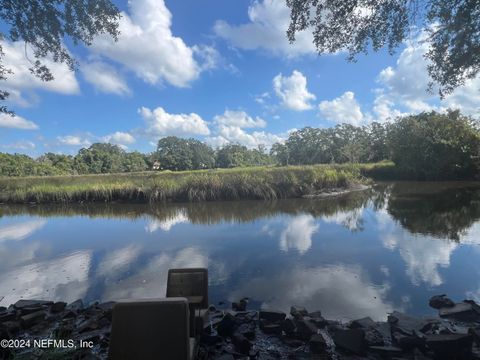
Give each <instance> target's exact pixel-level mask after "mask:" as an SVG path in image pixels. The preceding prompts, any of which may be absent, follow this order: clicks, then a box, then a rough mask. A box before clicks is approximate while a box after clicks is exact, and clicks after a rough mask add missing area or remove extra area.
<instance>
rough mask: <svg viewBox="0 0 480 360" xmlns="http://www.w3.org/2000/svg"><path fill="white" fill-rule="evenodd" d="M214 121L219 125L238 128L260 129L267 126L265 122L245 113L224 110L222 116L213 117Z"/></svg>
mask: <svg viewBox="0 0 480 360" xmlns="http://www.w3.org/2000/svg"><path fill="white" fill-rule="evenodd" d="M214 121H215V122H216V123H217V124H219V125H225V126H236V127H239V128H258V127H260V128H262V127H265V126H267V122H266V121H265V120H263V119H262V118H259V117H256V118H255V119H254V118H252V117H251V116H249V115H248V114H247V113H246V112H245V111H232V110H225V112H224V113H223V114H222V115H217V116H215V117H214Z"/></svg>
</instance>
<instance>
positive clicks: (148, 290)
mask: <svg viewBox="0 0 480 360" xmlns="http://www.w3.org/2000/svg"><path fill="white" fill-rule="evenodd" d="M208 265H209V259H208V257H207V255H205V254H203V253H202V252H201V251H199V250H198V249H196V248H193V247H189V248H185V249H182V250H180V251H178V252H176V253H173V254H172V253H167V252H164V253H161V254H160V255H158V256H155V257H154V258H153V259H152V260H151V261H149V262H148V263H147V264H146V265H145V266H144V267H143V268H140V269H139V270H137V271H136V272H135V274H133V275H132V276H130V277H127V278H125V279H123V280H122V281H121V282H120V283H119V282H118V281H107V282H106V284H105V287H106V288H105V293H104V294H103V295H102V300H104V301H106V300H115V301H118V300H121V299H147V298H157V297H158V294H165V291H166V289H167V276H166V274H167V272H168V269H172V268H189V267H205V268H206V267H209V266H208ZM159 274H165V276H160V275H159Z"/></svg>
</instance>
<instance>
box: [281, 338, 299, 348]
mask: <svg viewBox="0 0 480 360" xmlns="http://www.w3.org/2000/svg"><path fill="white" fill-rule="evenodd" d="M282 341H283V343H284V344H285V345H287V346H290V347H294V348H298V347H300V346H303V345H304V344H305V343H304V342H303V341H302V340H298V339H292V338H289V337H284V338H282Z"/></svg>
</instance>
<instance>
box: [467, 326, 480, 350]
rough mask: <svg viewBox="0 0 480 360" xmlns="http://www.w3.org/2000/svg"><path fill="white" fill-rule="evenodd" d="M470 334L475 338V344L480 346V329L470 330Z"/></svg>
mask: <svg viewBox="0 0 480 360" xmlns="http://www.w3.org/2000/svg"><path fill="white" fill-rule="evenodd" d="M468 333H469V334H471V335H472V336H473V340H474V341H475V343H476V344H477V345H479V346H480V328H478V327H477V328H470V329H468Z"/></svg>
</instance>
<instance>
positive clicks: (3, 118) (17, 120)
mask: <svg viewBox="0 0 480 360" xmlns="http://www.w3.org/2000/svg"><path fill="white" fill-rule="evenodd" d="M0 127H3V128H11V129H19V130H36V129H38V125H37V124H35V123H34V122H33V121H30V120H26V119H24V118H23V117H21V116H19V115H15V116H10V115H8V114H4V113H0Z"/></svg>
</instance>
